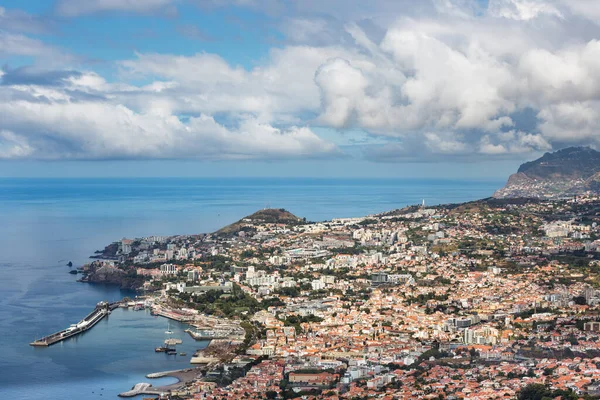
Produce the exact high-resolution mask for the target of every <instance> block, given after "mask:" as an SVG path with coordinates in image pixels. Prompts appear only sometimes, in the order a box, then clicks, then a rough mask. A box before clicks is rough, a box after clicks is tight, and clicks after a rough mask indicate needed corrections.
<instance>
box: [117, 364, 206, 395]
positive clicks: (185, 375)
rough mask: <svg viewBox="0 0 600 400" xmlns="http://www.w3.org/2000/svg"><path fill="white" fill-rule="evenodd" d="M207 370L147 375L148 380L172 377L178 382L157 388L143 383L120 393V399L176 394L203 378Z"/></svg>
mask: <svg viewBox="0 0 600 400" xmlns="http://www.w3.org/2000/svg"><path fill="white" fill-rule="evenodd" d="M205 371H206V369H205V368H188V369H182V370H178V371H165V372H156V373H153V374H148V375H146V378H149V379H156V378H164V377H171V378H175V379H177V380H178V382H177V383H173V384H171V385H166V386H157V387H154V386H152V384H150V383H147V382H142V383H138V384H136V385H134V386H133V387H132V388H131V390H128V391H126V392H123V393H120V394H119V397H135V396H139V395H142V394H146V395H161V394H164V393H176V392H178V391H181V390H184V388H185V387H186V385H188V384H189V383H190V382H193V381H194V380H196V379H198V378H199V377H201V376H202V374H203V372H205Z"/></svg>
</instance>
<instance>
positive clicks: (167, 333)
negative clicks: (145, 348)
mask: <svg viewBox="0 0 600 400" xmlns="http://www.w3.org/2000/svg"><path fill="white" fill-rule="evenodd" d="M165 334H166V335H172V334H173V331H172V330H171V323H170V322H169V325H168V327H167V330H166V331H165Z"/></svg>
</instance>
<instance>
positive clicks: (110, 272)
mask: <svg viewBox="0 0 600 400" xmlns="http://www.w3.org/2000/svg"><path fill="white" fill-rule="evenodd" d="M81 282H87V283H103V284H108V285H118V286H119V287H120V288H121V289H129V290H137V289H139V288H140V287H142V285H143V284H144V277H142V276H138V275H137V274H136V273H135V270H133V271H131V272H127V271H124V270H122V269H120V268H117V267H114V266H111V265H108V264H104V263H102V262H98V261H95V262H93V263H91V264H89V265H87V266H86V267H84V276H83V278H81Z"/></svg>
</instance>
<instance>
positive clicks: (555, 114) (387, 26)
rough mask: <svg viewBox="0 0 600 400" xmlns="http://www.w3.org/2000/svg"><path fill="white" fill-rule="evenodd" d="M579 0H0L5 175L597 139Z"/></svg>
mask: <svg viewBox="0 0 600 400" xmlns="http://www.w3.org/2000/svg"><path fill="white" fill-rule="evenodd" d="M599 17H600V6H599V5H595V4H593V2H585V1H581V0H575V1H567V0H490V1H489V2H488V1H477V0H423V1H419V2H414V1H412V0H397V1H391V0H373V1H372V2H369V4H368V5H367V4H365V3H364V2H360V1H352V0H327V1H316V0H302V1H301V0H87V1H85V2H82V1H79V0H29V1H10V0H0V62H1V65H2V69H1V70H0V96H1V98H0V117H2V118H1V119H0V166H1V168H0V176H323V177H354V176H356V177H371V176H372V177H390V178H393V177H416V178H421V177H435V178H465V177H466V178H475V179H481V178H487V177H489V178H493V179H497V178H503V177H506V176H507V175H508V174H510V173H511V172H513V171H514V170H515V169H516V168H517V167H518V165H519V164H520V163H521V162H523V161H525V160H530V159H533V158H536V157H538V156H539V155H541V154H543V153H544V152H546V151H552V150H556V149H559V148H562V147H565V146H570V145H588V146H592V147H597V145H598V143H599V141H600V139H599V133H598V132H600V129H598V128H600V126H598V124H600V122H598V121H600V118H598V117H600V101H599V100H600V74H598V73H597V71H598V68H597V65H596V64H595V61H594V60H595V59H598V57H600V44H599V42H598V38H599V37H600V28H599V26H598V24H597V21H598V19H599Z"/></svg>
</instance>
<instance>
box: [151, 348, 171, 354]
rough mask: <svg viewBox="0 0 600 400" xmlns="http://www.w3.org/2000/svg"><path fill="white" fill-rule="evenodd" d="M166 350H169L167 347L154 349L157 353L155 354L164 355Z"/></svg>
mask: <svg viewBox="0 0 600 400" xmlns="http://www.w3.org/2000/svg"><path fill="white" fill-rule="evenodd" d="M167 350H169V348H168V347H164V346H161V347H157V348H155V349H154V351H155V352H157V353H165V352H166V351H167Z"/></svg>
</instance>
